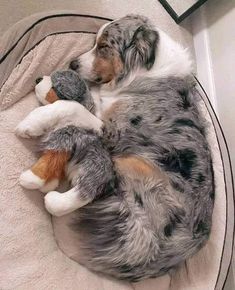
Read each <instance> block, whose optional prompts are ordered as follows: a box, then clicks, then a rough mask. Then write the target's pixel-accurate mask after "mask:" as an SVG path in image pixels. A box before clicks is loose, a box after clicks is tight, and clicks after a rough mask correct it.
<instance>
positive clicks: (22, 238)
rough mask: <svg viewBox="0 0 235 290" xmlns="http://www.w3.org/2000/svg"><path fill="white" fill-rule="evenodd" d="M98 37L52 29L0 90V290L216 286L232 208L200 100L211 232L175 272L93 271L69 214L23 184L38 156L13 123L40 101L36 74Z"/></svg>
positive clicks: (149, 289) (155, 289) (203, 288)
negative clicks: (57, 212)
mask: <svg viewBox="0 0 235 290" xmlns="http://www.w3.org/2000/svg"><path fill="white" fill-rule="evenodd" d="M93 41H94V36H93V35H91V34H83V33H67V34H58V35H53V36H48V37H47V38H46V39H45V40H43V41H42V42H41V43H40V44H39V45H37V46H36V47H35V48H34V49H33V50H31V51H30V52H29V53H28V54H27V55H26V56H25V57H24V59H23V61H22V62H21V63H20V64H19V65H18V66H17V67H15V69H14V70H13V71H12V73H11V74H10V76H9V78H8V79H7V81H6V82H5V84H4V86H3V87H2V90H1V92H0V100H1V104H2V108H3V109H4V108H6V107H8V109H7V110H4V111H2V112H1V115H0V159H1V162H0V172H1V174H0V185H1V187H0V212H1V219H0V232H1V235H0V248H1V252H0V261H1V262H0V289H3V290H6V289H23V290H24V289H40V290H41V289H50V290H51V289H58V290H64V289H70V290H73V289H74V290H75V289H76V290H77V289H79V290H96V289H97V290H111V289H112V290H116V289H117V290H126V289H136V290H165V289H166V290H167V289H172V290H176V289H180V290H196V289H197V290H212V289H214V288H215V285H216V280H217V276H218V272H219V268H220V262H221V256H222V251H223V244H224V238H225V224H226V214H227V208H226V195H225V184H224V177H223V167H222V163H221V156H220V152H219V149H218V142H217V140H216V135H215V131H214V128H213V126H212V123H211V119H210V116H209V114H208V111H207V110H206V108H205V105H204V103H203V102H202V104H201V111H202V115H203V117H205V118H206V119H207V120H208V121H209V123H210V126H211V127H210V128H209V130H208V140H209V142H210V144H211V149H212V152H213V162H214V170H215V180H216V201H215V209H214V214H213V227H212V234H211V237H210V241H209V242H208V244H207V245H206V246H205V247H204V248H203V249H202V250H201V251H200V252H199V253H198V254H197V255H196V256H194V257H193V258H192V259H190V260H189V261H187V262H186V263H185V265H182V267H181V268H180V269H179V270H178V271H177V272H176V273H175V274H174V275H173V276H172V277H169V276H168V275H166V276H164V277H161V278H158V279H152V280H148V281H142V282H140V283H136V284H129V283H123V282H119V281H116V280H112V279H108V278H105V277H101V276H100V275H97V274H94V273H92V272H90V271H88V270H87V269H85V268H84V267H82V266H81V265H79V264H78V263H77V262H75V261H73V260H71V259H70V258H69V257H71V258H72V257H73V255H74V253H75V252H76V251H77V247H76V239H75V237H74V234H73V233H72V232H71V231H70V230H69V228H68V227H67V225H66V220H67V219H68V218H69V216H67V217H62V218H53V219H52V220H51V217H50V215H49V214H48V213H47V212H46V210H45V209H44V205H43V198H42V194H41V193H39V192H37V191H28V190H25V189H22V188H21V187H20V186H19V183H18V177H19V175H20V173H21V172H22V171H23V170H25V169H26V168H28V167H30V165H31V164H32V163H33V162H34V160H35V159H36V154H35V153H34V152H35V150H34V145H35V143H36V141H25V140H21V139H18V138H17V137H16V136H15V135H14V128H15V126H16V125H17V124H18V123H19V122H20V121H21V120H22V119H23V118H24V117H25V116H26V115H27V114H28V113H29V112H30V111H32V109H33V108H35V107H36V106H38V104H37V102H36V100H35V97H34V93H33V92H32V89H33V87H34V80H35V79H36V78H37V77H39V76H41V75H46V74H50V73H51V72H52V71H53V70H56V69H58V68H60V69H61V68H63V67H64V66H66V64H67V63H68V62H69V60H71V59H72V58H73V57H75V56H77V55H78V54H80V53H82V52H84V51H86V50H88V49H89V48H90V47H91V46H92V43H93ZM18 100H20V101H18ZM16 101H18V102H17V103H16ZM13 104H14V105H13ZM217 289H221V288H220V287H219V286H217Z"/></svg>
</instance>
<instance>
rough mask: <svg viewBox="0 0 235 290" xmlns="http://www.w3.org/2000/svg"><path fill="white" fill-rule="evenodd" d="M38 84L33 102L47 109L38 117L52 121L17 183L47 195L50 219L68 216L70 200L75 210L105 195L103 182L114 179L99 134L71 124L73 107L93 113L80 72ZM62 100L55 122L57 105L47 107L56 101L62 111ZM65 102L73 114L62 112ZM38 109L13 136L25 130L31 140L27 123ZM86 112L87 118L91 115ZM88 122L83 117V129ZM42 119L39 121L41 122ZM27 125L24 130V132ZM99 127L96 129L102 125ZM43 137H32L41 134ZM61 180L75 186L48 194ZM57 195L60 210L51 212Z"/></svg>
mask: <svg viewBox="0 0 235 290" xmlns="http://www.w3.org/2000/svg"><path fill="white" fill-rule="evenodd" d="M36 84H37V85H36V87H35V92H36V97H37V99H38V100H39V101H40V102H41V103H42V104H44V105H46V106H48V112H49V113H48V115H46V114H43V115H42V117H44V118H48V121H46V120H44V121H45V122H48V123H49V122H51V124H47V128H48V127H49V128H50V129H49V131H47V132H45V133H44V134H43V138H42V140H41V142H40V150H41V151H42V152H43V153H42V156H41V157H40V159H39V160H38V161H37V162H36V163H35V164H34V165H33V166H32V167H31V168H30V169H29V170H27V171H25V172H23V173H22V174H21V176H20V184H21V185H22V186H23V187H25V188H27V189H39V190H40V191H42V192H46V193H48V192H49V191H51V192H50V193H48V194H47V195H46V197H45V205H46V207H47V209H48V211H49V212H51V213H52V214H54V215H64V214H66V213H67V211H66V202H67V203H68V212H70V211H71V196H73V197H74V202H75V204H74V206H75V208H77V207H78V205H77V204H76V203H78V202H79V203H80V204H79V205H80V206H83V205H84V204H87V203H88V202H90V201H91V200H92V199H93V198H95V196H97V194H101V193H102V192H104V189H105V188H106V187H107V184H108V183H109V182H110V181H112V180H113V170H112V161H111V158H110V156H109V153H108V151H107V150H105V149H104V147H103V144H102V142H101V139H100V136H99V131H98V130H97V131H95V130H91V129H84V128H80V127H79V124H78V126H74V123H75V120H76V114H78V111H76V106H80V107H79V109H81V105H83V106H84V110H85V108H86V109H87V110H89V111H90V112H91V113H93V112H94V110H95V106H94V102H93V99H92V97H91V94H90V92H89V89H88V87H87V85H86V83H85V82H84V81H83V80H82V79H81V78H80V77H79V76H78V74H77V73H76V72H74V71H70V70H67V71H58V72H55V73H53V74H52V75H51V76H44V77H43V78H38V79H37V80H36ZM58 100H60V101H58ZM61 100H64V102H65V103H64V106H65V108H64V109H65V113H64V115H63V117H61V115H60V116H58V118H57V119H56V114H57V110H56V106H55V105H56V104H53V105H51V104H52V103H54V102H56V101H58V105H59V104H60V108H61V102H62V101H61ZM68 103H71V105H72V106H73V114H71V113H70V114H69V115H68V114H66V112H67V111H66V106H68V105H69V104H68ZM62 104H63V103H62ZM42 108H43V109H46V108H45V107H39V108H37V109H35V110H34V111H33V112H32V113H31V114H29V115H28V116H27V117H26V119H25V120H23V121H22V122H21V123H20V125H19V126H18V128H17V129H16V133H17V132H18V133H19V135H20V136H22V134H21V133H22V132H21V133H20V131H21V128H23V127H24V131H25V134H27V132H29V136H32V135H33V134H32V132H30V123H32V122H34V123H35V122H37V120H35V116H37V114H35V112H36V113H37V111H40V109H42ZM50 110H51V111H50ZM68 111H69V110H68ZM80 113H81V112H80ZM87 113H88V114H89V112H87ZM50 114H53V118H50ZM40 118H41V117H40ZM89 118H90V119H91V118H92V114H90V115H89ZM89 118H85V115H84V122H87V127H89ZM94 118H95V117H94ZM55 120H56V122H55ZM41 121H42V120H38V122H39V123H40V122H41ZM71 124H73V125H71ZM26 126H28V131H27V130H25V127H26ZM84 126H85V127H86V124H83V127H84ZM97 126H98V127H100V124H97ZM98 127H97V128H98ZM41 133H42V132H41ZM41 133H40V134H36V135H37V136H39V135H41ZM22 137H27V136H22ZM64 176H66V177H67V178H68V180H69V181H70V182H71V185H72V187H73V188H72V189H71V190H69V191H68V192H67V193H64V194H63V198H62V195H61V194H59V193H58V192H56V191H52V190H55V189H56V188H57V187H58V185H59V182H60V180H61V179H63V177H64ZM79 193H81V197H80V198H76V197H77V196H78V195H79ZM58 194H59V195H60V196H58ZM56 197H59V199H58V200H59V202H58V207H60V205H61V207H63V209H61V211H60V208H56V212H55V211H54V209H55V206H56V202H55V200H56ZM67 197H68V198H67ZM87 197H89V198H87ZM50 199H52V200H53V209H52V208H51V207H50V204H51V203H50Z"/></svg>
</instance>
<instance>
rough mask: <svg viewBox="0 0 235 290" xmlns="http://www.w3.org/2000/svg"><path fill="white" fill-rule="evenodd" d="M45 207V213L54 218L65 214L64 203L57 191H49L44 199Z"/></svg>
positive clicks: (61, 195)
mask: <svg viewBox="0 0 235 290" xmlns="http://www.w3.org/2000/svg"><path fill="white" fill-rule="evenodd" d="M44 202H45V207H46V209H47V211H48V212H49V213H50V214H52V215H54V216H58V217H59V216H62V215H65V214H66V213H67V211H66V210H67V208H66V205H65V203H64V199H63V194H61V193H59V192H58V191H50V192H48V194H47V195H46V196H45V197H44Z"/></svg>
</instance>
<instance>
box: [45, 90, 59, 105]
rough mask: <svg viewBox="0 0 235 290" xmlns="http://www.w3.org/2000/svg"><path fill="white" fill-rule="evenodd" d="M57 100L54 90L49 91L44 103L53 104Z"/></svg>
mask: <svg viewBox="0 0 235 290" xmlns="http://www.w3.org/2000/svg"><path fill="white" fill-rule="evenodd" d="M58 100H59V98H58V97H57V95H56V92H55V90H54V89H50V91H49V92H48V93H47V95H46V101H47V102H48V103H51V104H52V103H54V102H55V101H58Z"/></svg>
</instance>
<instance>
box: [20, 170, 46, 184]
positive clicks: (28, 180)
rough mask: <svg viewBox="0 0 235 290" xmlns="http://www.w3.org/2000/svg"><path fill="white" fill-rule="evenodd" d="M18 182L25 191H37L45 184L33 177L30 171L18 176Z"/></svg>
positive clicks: (38, 178)
mask: <svg viewBox="0 0 235 290" xmlns="http://www.w3.org/2000/svg"><path fill="white" fill-rule="evenodd" d="M19 182H20V185H21V186H23V187H24V188H27V189H39V188H41V187H42V186H43V185H44V184H45V180H43V179H41V178H40V177H39V176H37V175H35V174H34V173H33V172H32V171H31V170H30V169H29V170H26V171H25V172H23V173H22V174H21V175H20V179H19Z"/></svg>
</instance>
